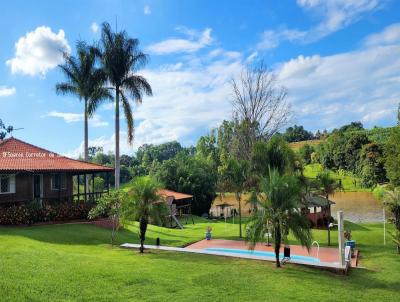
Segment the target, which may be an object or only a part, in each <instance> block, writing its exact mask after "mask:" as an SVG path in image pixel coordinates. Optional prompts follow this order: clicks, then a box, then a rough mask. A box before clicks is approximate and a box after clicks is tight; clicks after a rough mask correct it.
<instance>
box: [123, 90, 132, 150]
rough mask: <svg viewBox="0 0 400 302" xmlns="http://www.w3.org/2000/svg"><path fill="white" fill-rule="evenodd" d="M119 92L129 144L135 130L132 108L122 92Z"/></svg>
mask: <svg viewBox="0 0 400 302" xmlns="http://www.w3.org/2000/svg"><path fill="white" fill-rule="evenodd" d="M120 94H121V99H122V108H124V114H125V119H126V123H127V127H128V142H129V143H130V144H131V143H132V142H133V135H134V131H135V126H134V120H133V114H132V108H131V104H129V100H128V99H127V98H126V97H125V95H124V93H123V92H122V91H120Z"/></svg>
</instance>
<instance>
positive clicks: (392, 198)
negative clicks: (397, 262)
mask: <svg viewBox="0 0 400 302" xmlns="http://www.w3.org/2000/svg"><path fill="white" fill-rule="evenodd" d="M385 197H386V201H387V202H388V207H389V209H390V211H391V213H392V215H393V219H392V221H393V224H394V226H395V231H394V232H393V233H391V236H392V238H393V242H394V243H395V244H396V246H397V253H399V254H400V188H397V189H394V190H392V191H387V192H386V196H385Z"/></svg>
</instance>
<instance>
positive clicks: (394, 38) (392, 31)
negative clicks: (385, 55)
mask: <svg viewBox="0 0 400 302" xmlns="http://www.w3.org/2000/svg"><path fill="white" fill-rule="evenodd" d="M399 43H400V23H395V24H392V25H390V26H388V27H386V28H385V29H384V30H383V31H382V32H380V33H376V34H372V35H369V36H368V37H367V38H366V39H365V43H364V44H365V45H366V46H379V45H390V44H399Z"/></svg>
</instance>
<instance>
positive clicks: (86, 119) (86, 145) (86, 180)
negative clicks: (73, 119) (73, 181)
mask: <svg viewBox="0 0 400 302" xmlns="http://www.w3.org/2000/svg"><path fill="white" fill-rule="evenodd" d="M87 106H88V100H87V99H86V98H85V114H84V119H85V121H84V124H85V126H84V128H85V130H84V131H85V134H84V148H85V150H84V151H83V152H84V158H85V161H86V162H87V161H89V127H88V108H87ZM88 184H89V179H88V178H87V177H85V194H87V193H88V192H89V185H88Z"/></svg>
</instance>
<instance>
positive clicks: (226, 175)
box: [218, 158, 248, 238]
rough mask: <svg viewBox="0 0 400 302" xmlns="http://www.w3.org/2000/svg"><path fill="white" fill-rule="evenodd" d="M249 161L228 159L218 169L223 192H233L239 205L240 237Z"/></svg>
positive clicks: (240, 234)
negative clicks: (243, 197)
mask: <svg viewBox="0 0 400 302" xmlns="http://www.w3.org/2000/svg"><path fill="white" fill-rule="evenodd" d="M247 172H248V162H246V161H238V160H235V159H232V158H231V159H228V160H227V162H226V163H224V164H223V165H221V166H220V167H219V169H218V178H219V181H218V182H219V187H220V189H221V190H222V192H233V193H234V194H235V198H236V201H237V203H238V205H239V237H240V238H242V194H243V193H244V191H245V190H246V188H247V179H248V176H247Z"/></svg>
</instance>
